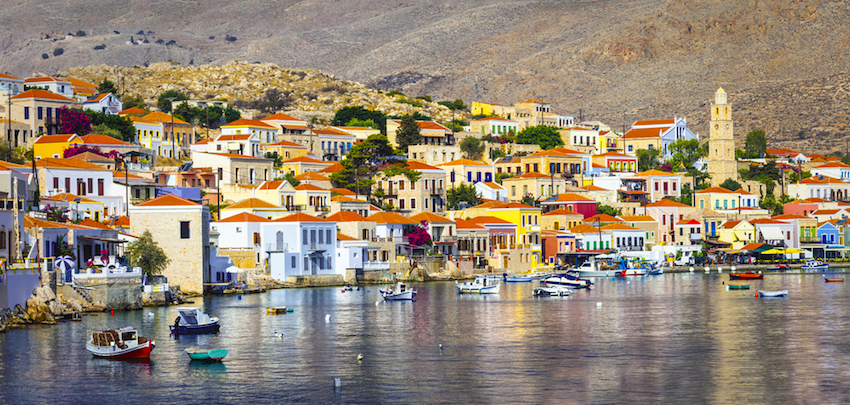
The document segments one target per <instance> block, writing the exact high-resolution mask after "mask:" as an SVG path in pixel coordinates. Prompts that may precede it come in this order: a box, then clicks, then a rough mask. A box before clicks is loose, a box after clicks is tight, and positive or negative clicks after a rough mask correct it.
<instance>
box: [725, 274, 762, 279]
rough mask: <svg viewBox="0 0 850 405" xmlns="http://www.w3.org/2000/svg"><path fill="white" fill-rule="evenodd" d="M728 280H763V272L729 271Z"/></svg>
mask: <svg viewBox="0 0 850 405" xmlns="http://www.w3.org/2000/svg"><path fill="white" fill-rule="evenodd" d="M729 279H730V280H763V279H764V274H758V273H729Z"/></svg>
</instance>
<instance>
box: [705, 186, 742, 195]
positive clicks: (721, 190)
mask: <svg viewBox="0 0 850 405" xmlns="http://www.w3.org/2000/svg"><path fill="white" fill-rule="evenodd" d="M710 193H723V194H740V193H738V192H737V191H732V190H729V189H726V188H723V187H709V188H706V189H704V190H700V191H697V194H710Z"/></svg>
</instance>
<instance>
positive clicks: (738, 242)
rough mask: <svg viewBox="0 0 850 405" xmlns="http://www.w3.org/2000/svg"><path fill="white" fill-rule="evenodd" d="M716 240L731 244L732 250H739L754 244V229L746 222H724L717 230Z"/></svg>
mask: <svg viewBox="0 0 850 405" xmlns="http://www.w3.org/2000/svg"><path fill="white" fill-rule="evenodd" d="M718 233H719V235H718V238H717V239H718V240H720V241H721V242H726V243H731V244H732V249H740V248H742V247H744V245H746V244H748V243H753V242H755V235H756V227H755V226H754V225H753V224H751V223H750V222H749V221H747V220H742V221H726V222H725V223H723V225H721V226H720V229H719V232H718Z"/></svg>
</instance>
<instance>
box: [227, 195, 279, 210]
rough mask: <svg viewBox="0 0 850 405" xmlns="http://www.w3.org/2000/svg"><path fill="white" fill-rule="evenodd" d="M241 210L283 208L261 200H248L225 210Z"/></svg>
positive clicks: (229, 206)
mask: <svg viewBox="0 0 850 405" xmlns="http://www.w3.org/2000/svg"><path fill="white" fill-rule="evenodd" d="M232 208H235V209H239V208H281V207H280V206H277V205H274V204H272V203H270V202H268V201H265V200H261V199H259V198H246V199H244V200H242V201H239V202H238V203H236V204H233V205H228V206H227V207H225V209H232Z"/></svg>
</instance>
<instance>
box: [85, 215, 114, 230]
mask: <svg viewBox="0 0 850 405" xmlns="http://www.w3.org/2000/svg"><path fill="white" fill-rule="evenodd" d="M77 225H82V226H88V227H90V228H98V229H106V230H109V231H111V230H112V228H110V227H108V226H106V225H104V224H102V223H100V222H97V221H95V220H93V219H91V218H86V219H84V220H82V221H80V222H78V223H77Z"/></svg>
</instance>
